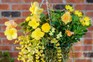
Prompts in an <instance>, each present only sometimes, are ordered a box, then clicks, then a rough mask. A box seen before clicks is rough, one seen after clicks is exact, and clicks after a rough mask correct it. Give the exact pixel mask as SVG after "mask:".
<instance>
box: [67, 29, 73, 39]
mask: <svg viewBox="0 0 93 62" xmlns="http://www.w3.org/2000/svg"><path fill="white" fill-rule="evenodd" d="M65 33H66V34H67V36H69V37H70V36H72V34H74V33H73V32H71V31H69V30H66V31H65Z"/></svg>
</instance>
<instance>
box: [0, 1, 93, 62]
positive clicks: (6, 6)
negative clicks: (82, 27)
mask: <svg viewBox="0 0 93 62" xmlns="http://www.w3.org/2000/svg"><path fill="white" fill-rule="evenodd" d="M32 1H38V2H41V0H0V50H1V51H9V52H10V54H11V56H12V57H14V58H16V57H17V54H18V51H17V50H16V49H15V47H16V46H18V45H17V44H16V45H14V44H13V42H14V40H13V41H8V40H7V39H6V38H5V36H4V34H3V32H4V30H5V26H4V22H5V21H8V20H11V19H14V20H15V21H16V22H17V23H20V22H22V21H24V19H25V17H26V16H27V15H28V14H30V12H29V11H28V9H29V7H30V2H32ZM49 2H50V4H51V6H53V8H55V9H62V8H63V7H62V6H64V5H65V4H71V5H72V6H73V7H74V8H75V9H78V10H81V11H83V12H84V14H86V15H88V16H89V17H91V19H92V20H93V0H49ZM42 7H43V8H44V9H46V6H45V4H43V6H42ZM11 16H12V17H11ZM91 23H93V22H92V21H91ZM18 29H19V27H18ZM92 30H93V26H91V27H90V28H88V32H87V33H86V35H85V36H84V37H83V38H82V39H81V42H78V43H76V44H75V45H74V47H73V51H71V54H70V60H69V61H68V62H93V45H92V44H93V39H92V36H93V31H92ZM19 34H21V33H19ZM72 53H73V54H72ZM15 62H18V61H17V60H16V59H15Z"/></svg>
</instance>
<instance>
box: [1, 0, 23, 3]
mask: <svg viewBox="0 0 93 62" xmlns="http://www.w3.org/2000/svg"><path fill="white" fill-rule="evenodd" d="M2 2H3V3H18V2H22V0H2Z"/></svg>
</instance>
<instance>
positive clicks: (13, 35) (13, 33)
mask: <svg viewBox="0 0 93 62" xmlns="http://www.w3.org/2000/svg"><path fill="white" fill-rule="evenodd" d="M4 34H5V35H6V36H7V39H8V40H12V39H16V38H17V30H16V29H15V28H11V29H7V30H5V32H4Z"/></svg>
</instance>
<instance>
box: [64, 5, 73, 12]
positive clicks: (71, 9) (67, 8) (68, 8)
mask: <svg viewBox="0 0 93 62" xmlns="http://www.w3.org/2000/svg"><path fill="white" fill-rule="evenodd" d="M65 8H66V10H69V11H71V12H72V11H74V9H73V7H72V6H70V5H66V6H65Z"/></svg>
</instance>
